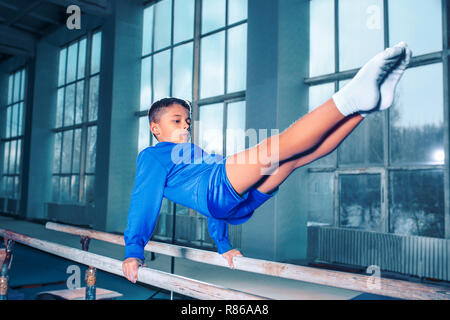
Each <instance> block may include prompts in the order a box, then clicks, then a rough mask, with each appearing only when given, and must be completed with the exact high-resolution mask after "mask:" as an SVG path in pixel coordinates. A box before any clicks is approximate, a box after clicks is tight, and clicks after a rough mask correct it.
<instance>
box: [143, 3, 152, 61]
mask: <svg viewBox="0 0 450 320" xmlns="http://www.w3.org/2000/svg"><path fill="white" fill-rule="evenodd" d="M143 27H144V29H143V31H142V55H146V54H149V53H150V52H151V51H152V45H153V43H152V42H153V6H151V7H147V8H145V9H144V21H143Z"/></svg>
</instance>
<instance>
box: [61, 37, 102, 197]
mask: <svg viewBox="0 0 450 320" xmlns="http://www.w3.org/2000/svg"><path fill="white" fill-rule="evenodd" d="M101 39H102V33H101V32H100V31H97V32H94V33H89V34H88V35H86V36H84V37H82V38H80V39H77V40H75V41H73V42H72V43H70V44H68V45H66V46H64V47H63V48H61V50H60V52H59V75H58V88H57V101H56V119H55V124H54V128H53V129H52V130H53V132H54V156H53V170H52V173H53V174H52V201H53V202H56V203H84V204H93V202H94V194H93V192H94V181H95V159H96V145H97V112H98V96H99V85H100V60H101V59H100V57H101Z"/></svg>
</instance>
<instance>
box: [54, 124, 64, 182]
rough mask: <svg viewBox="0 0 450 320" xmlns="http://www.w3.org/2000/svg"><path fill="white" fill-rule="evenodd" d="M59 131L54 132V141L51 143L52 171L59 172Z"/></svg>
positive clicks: (60, 134)
mask: <svg viewBox="0 0 450 320" xmlns="http://www.w3.org/2000/svg"><path fill="white" fill-rule="evenodd" d="M61 136H62V133H61V132H57V133H55V142H54V145H53V173H60V164H61Z"/></svg>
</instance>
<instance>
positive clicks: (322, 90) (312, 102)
mask: <svg viewBox="0 0 450 320" xmlns="http://www.w3.org/2000/svg"><path fill="white" fill-rule="evenodd" d="M333 94H334V82H331V83H325V84H321V85H318V86H311V87H309V112H311V111H313V110H314V109H316V108H317V107H319V106H321V105H322V104H324V103H325V102H327V101H328V100H329V99H330V98H331V96H332V95H333Z"/></svg>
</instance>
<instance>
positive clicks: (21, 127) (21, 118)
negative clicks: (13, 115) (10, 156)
mask: <svg viewBox="0 0 450 320" xmlns="http://www.w3.org/2000/svg"><path fill="white" fill-rule="evenodd" d="M18 126H19V129H18V132H17V135H19V136H20V135H22V134H23V131H22V130H23V102H21V103H20V104H19V123H18Z"/></svg>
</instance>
